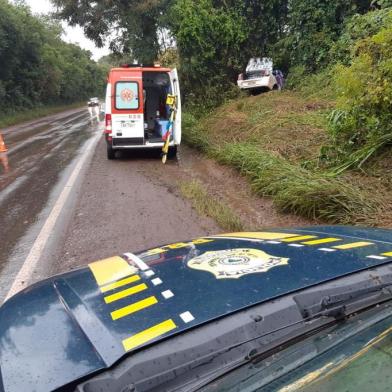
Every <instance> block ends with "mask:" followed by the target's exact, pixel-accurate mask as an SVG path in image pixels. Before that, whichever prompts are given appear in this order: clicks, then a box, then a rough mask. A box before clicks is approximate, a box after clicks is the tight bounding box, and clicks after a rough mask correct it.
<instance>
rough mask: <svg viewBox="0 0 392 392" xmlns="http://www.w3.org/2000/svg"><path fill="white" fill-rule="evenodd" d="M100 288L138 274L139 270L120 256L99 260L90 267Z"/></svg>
mask: <svg viewBox="0 0 392 392" xmlns="http://www.w3.org/2000/svg"><path fill="white" fill-rule="evenodd" d="M88 266H89V267H90V270H91V272H92V273H93V275H94V278H95V280H96V281H97V283H98V285H99V286H103V285H106V284H108V283H112V282H114V281H116V280H120V279H122V278H125V277H127V276H129V275H133V274H135V273H136V272H137V269H136V268H135V267H133V266H131V265H129V264H128V263H127V261H126V260H124V259H123V258H121V257H119V256H115V257H110V258H108V259H104V260H99V261H96V262H94V263H90V264H89V265H88Z"/></svg>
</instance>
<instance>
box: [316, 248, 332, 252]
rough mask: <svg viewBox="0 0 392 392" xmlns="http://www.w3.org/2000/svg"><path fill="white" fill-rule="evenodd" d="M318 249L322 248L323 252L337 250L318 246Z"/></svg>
mask: <svg viewBox="0 0 392 392" xmlns="http://www.w3.org/2000/svg"><path fill="white" fill-rule="evenodd" d="M318 250H321V251H323V252H336V249H331V248H318Z"/></svg>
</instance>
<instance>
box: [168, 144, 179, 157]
mask: <svg viewBox="0 0 392 392" xmlns="http://www.w3.org/2000/svg"><path fill="white" fill-rule="evenodd" d="M176 156H177V146H173V147H169V151H168V152H167V157H168V158H169V159H174V158H175V157H176Z"/></svg>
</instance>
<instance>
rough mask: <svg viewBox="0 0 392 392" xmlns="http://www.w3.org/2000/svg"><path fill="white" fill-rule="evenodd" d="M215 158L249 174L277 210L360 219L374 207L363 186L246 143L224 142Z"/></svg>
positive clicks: (342, 220)
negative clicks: (292, 162)
mask: <svg viewBox="0 0 392 392" xmlns="http://www.w3.org/2000/svg"><path fill="white" fill-rule="evenodd" d="M213 155H214V156H215V158H216V159H217V160H218V161H219V162H221V163H224V164H227V165H231V166H233V167H235V168H237V169H238V170H239V171H240V172H241V173H242V174H245V175H246V176H247V177H249V179H250V181H251V184H252V187H253V189H254V191H255V192H256V193H257V194H258V195H260V196H271V197H272V198H273V200H274V203H275V205H276V206H277V207H278V209H279V210H281V211H284V212H291V213H295V214H298V215H301V216H304V217H307V218H312V219H319V220H322V221H325V222H330V223H343V224H348V223H361V222H367V223H369V220H371V217H372V216H373V215H374V214H375V212H376V211H377V204H376V203H375V202H372V201H371V200H374V198H372V197H369V195H367V194H366V193H365V192H364V191H363V190H361V189H359V188H358V187H356V186H354V185H353V184H350V183H347V182H345V181H344V180H342V179H336V178H331V177H330V176H328V174H324V173H319V172H310V171H308V170H306V169H303V168H301V167H300V166H298V165H294V164H291V163H289V162H288V161H286V160H284V159H283V158H280V157H278V156H276V155H273V154H271V153H270V152H267V151H262V150H260V149H259V148H257V147H255V146H253V145H249V144H241V143H239V144H226V145H224V146H223V147H221V148H217V149H215V150H214V151H213Z"/></svg>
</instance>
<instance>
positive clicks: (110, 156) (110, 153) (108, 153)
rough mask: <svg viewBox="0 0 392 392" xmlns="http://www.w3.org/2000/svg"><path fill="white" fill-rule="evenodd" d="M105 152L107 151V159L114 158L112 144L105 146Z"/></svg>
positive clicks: (114, 153)
mask: <svg viewBox="0 0 392 392" xmlns="http://www.w3.org/2000/svg"><path fill="white" fill-rule="evenodd" d="M106 152H107V156H108V159H114V158H116V151H115V150H114V149H113V147H112V146H107V150H106Z"/></svg>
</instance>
